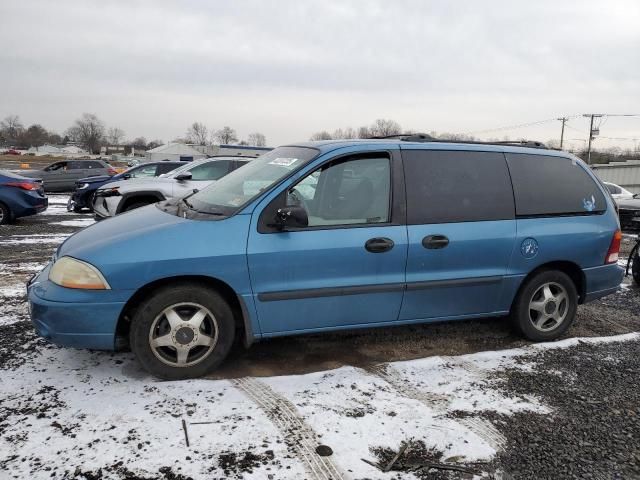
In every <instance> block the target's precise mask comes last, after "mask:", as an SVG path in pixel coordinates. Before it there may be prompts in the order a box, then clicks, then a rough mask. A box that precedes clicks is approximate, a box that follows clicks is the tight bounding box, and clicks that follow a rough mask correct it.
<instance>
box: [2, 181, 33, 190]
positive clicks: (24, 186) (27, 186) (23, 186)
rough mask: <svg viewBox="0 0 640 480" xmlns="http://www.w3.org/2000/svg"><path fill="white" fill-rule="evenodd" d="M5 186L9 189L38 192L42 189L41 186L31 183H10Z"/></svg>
mask: <svg viewBox="0 0 640 480" xmlns="http://www.w3.org/2000/svg"><path fill="white" fill-rule="evenodd" d="M4 185H6V186H7V187H16V188H21V189H22V190H38V189H39V188H40V185H38V184H36V183H29V182H9V183H5V184H4Z"/></svg>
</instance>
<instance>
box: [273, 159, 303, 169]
mask: <svg viewBox="0 0 640 480" xmlns="http://www.w3.org/2000/svg"><path fill="white" fill-rule="evenodd" d="M297 161H298V159H297V158H282V157H278V158H274V159H273V160H271V161H270V162H269V165H280V166H282V167H290V166H291V165H293V164H294V163H296V162H297Z"/></svg>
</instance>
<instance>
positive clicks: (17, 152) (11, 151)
mask: <svg viewBox="0 0 640 480" xmlns="http://www.w3.org/2000/svg"><path fill="white" fill-rule="evenodd" d="M2 154H3V155H22V153H20V152H19V151H18V150H16V149H14V148H10V149H9V150H5V151H4V152H2Z"/></svg>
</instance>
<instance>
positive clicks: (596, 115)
mask: <svg viewBox="0 0 640 480" xmlns="http://www.w3.org/2000/svg"><path fill="white" fill-rule="evenodd" d="M582 116H583V117H591V123H590V125H589V146H588V147H587V165H591V141H592V140H593V138H594V137H595V135H598V134H599V133H600V130H598V129H596V130H594V129H593V119H594V118H600V117H602V116H603V115H602V114H601V113H585V114H584V115H582Z"/></svg>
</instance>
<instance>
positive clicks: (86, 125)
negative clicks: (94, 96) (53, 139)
mask: <svg viewBox="0 0 640 480" xmlns="http://www.w3.org/2000/svg"><path fill="white" fill-rule="evenodd" d="M104 131H105V129H104V123H102V120H100V119H99V118H98V117H97V116H95V115H94V114H92V113H83V114H82V117H80V118H79V119H77V120H76V121H75V123H74V124H73V126H71V127H70V128H69V129H68V130H67V135H68V136H69V137H70V138H71V139H72V140H74V141H76V142H79V143H81V144H82V145H83V146H84V147H85V148H86V149H87V150H89V151H90V152H92V153H99V152H100V146H101V145H102V143H103V142H104Z"/></svg>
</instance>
